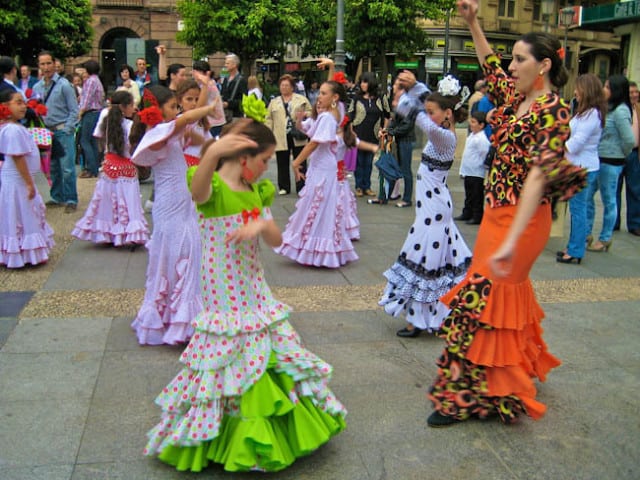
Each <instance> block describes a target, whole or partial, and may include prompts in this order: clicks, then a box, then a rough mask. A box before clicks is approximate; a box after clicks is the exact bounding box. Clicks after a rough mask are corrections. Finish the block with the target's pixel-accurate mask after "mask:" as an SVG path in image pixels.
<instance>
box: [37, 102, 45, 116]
mask: <svg viewBox="0 0 640 480" xmlns="http://www.w3.org/2000/svg"><path fill="white" fill-rule="evenodd" d="M34 110H35V112H36V113H37V114H38V115H39V116H41V117H46V116H47V112H48V110H47V106H46V105H43V104H42V103H38V104H37V105H36V108H34Z"/></svg>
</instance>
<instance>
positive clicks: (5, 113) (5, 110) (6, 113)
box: [0, 104, 12, 120]
mask: <svg viewBox="0 0 640 480" xmlns="http://www.w3.org/2000/svg"><path fill="white" fill-rule="evenodd" d="M11 115H12V113H11V110H9V107H7V106H6V105H5V104H2V105H0V120H7V119H8V118H11Z"/></svg>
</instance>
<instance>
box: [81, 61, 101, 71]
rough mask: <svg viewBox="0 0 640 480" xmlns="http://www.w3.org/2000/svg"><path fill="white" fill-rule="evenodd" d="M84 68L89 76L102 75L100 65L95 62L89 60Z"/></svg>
mask: <svg viewBox="0 0 640 480" xmlns="http://www.w3.org/2000/svg"><path fill="white" fill-rule="evenodd" d="M82 67H83V68H84V69H85V70H86V71H87V73H88V74H89V75H97V74H99V73H100V64H99V63H98V62H96V61H95V60H87V61H86V62H84V63H83V64H82Z"/></svg>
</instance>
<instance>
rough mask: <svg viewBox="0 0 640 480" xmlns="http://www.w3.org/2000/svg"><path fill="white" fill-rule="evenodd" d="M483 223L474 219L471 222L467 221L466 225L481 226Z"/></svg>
mask: <svg viewBox="0 0 640 480" xmlns="http://www.w3.org/2000/svg"><path fill="white" fill-rule="evenodd" d="M481 221H482V220H479V219H477V218H472V219H470V220H467V221H466V222H465V223H466V224H467V225H480V222H481Z"/></svg>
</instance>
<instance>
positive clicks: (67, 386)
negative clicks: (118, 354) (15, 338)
mask: <svg viewBox="0 0 640 480" xmlns="http://www.w3.org/2000/svg"><path fill="white" fill-rule="evenodd" d="M101 360H102V354H101V353H96V352H76V353H72V352H62V353H5V352H4V351H3V352H0V404H2V403H3V402H19V401H22V400H24V401H36V400H38V401H45V400H58V401H60V402H61V403H65V402H67V401H73V400H81V399H85V400H86V399H89V398H91V395H92V394H93V389H94V386H95V383H96V378H97V376H98V370H99V368H100V363H101Z"/></svg>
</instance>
